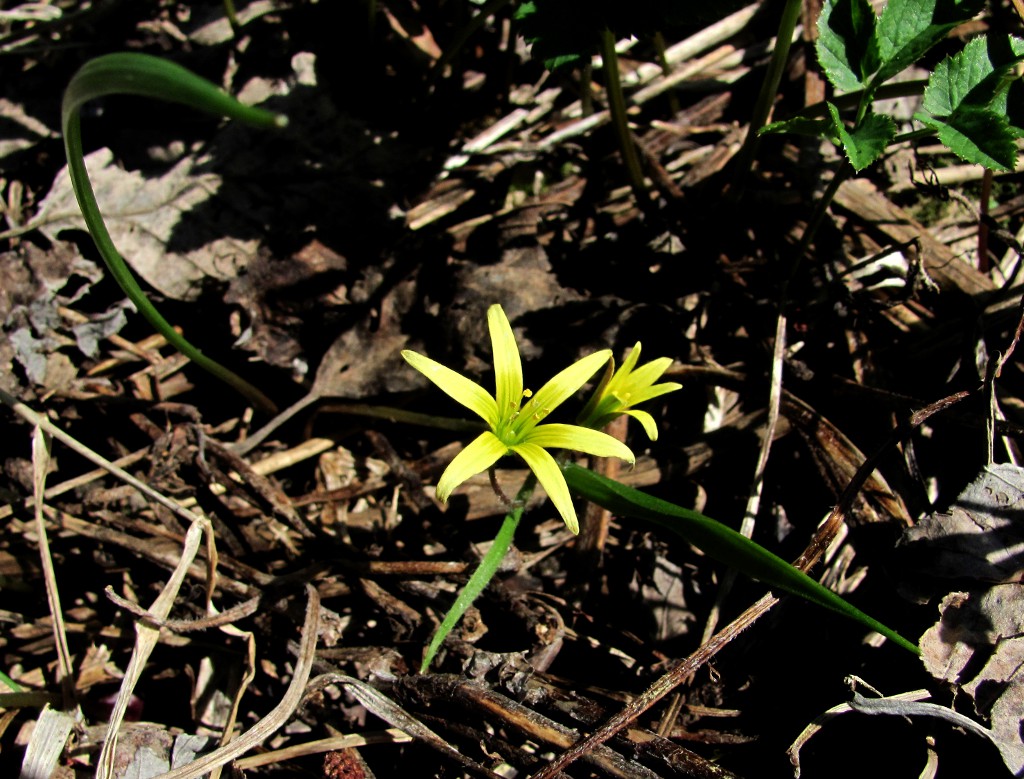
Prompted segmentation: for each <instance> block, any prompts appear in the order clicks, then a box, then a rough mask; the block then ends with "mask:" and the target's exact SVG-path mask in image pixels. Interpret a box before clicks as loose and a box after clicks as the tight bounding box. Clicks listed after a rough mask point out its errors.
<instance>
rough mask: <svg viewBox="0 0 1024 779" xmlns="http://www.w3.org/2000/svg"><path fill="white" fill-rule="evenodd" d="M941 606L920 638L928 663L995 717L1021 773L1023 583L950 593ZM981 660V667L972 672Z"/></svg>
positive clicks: (999, 736) (998, 737)
mask: <svg viewBox="0 0 1024 779" xmlns="http://www.w3.org/2000/svg"><path fill="white" fill-rule="evenodd" d="M939 610H940V612H941V615H942V616H941V617H940V619H939V621H938V622H937V623H936V624H935V625H934V626H933V627H931V628H929V629H928V630H927V631H926V632H925V634H924V636H923V637H922V639H921V651H922V659H923V660H924V664H925V667H926V668H927V669H928V671H929V673H931V674H932V676H934V677H935V678H936V679H939V680H940V681H943V682H947V683H951V684H955V685H957V686H958V687H959V689H960V690H961V691H962V692H963V693H964V694H966V695H967V696H969V697H970V698H971V700H973V701H974V707H975V709H976V711H977V712H978V714H979V715H981V716H983V717H988V719H989V720H990V721H991V737H992V740H993V741H994V742H995V744H996V745H997V746H998V747H999V752H1000V754H1001V755H1002V757H1003V762H1004V763H1006V766H1007V768H1009V769H1010V770H1011V771H1013V772H1014V774H1015V775H1020V772H1021V771H1024V740H1022V736H1021V728H1022V724H1024V584H1018V583H1013V584H1000V585H997V586H995V587H992V588H991V589H989V590H988V591H987V592H984V593H964V592H956V593H951V594H950V595H948V596H947V597H946V598H944V599H943V601H942V604H941V605H940V607H939ZM986 657H987V660H984V658H986ZM982 661H983V662H984V665H983V666H982V668H981V670H980V671H978V673H977V674H974V669H975V668H977V666H978V665H979V663H980V662H982ZM972 674H973V676H972Z"/></svg>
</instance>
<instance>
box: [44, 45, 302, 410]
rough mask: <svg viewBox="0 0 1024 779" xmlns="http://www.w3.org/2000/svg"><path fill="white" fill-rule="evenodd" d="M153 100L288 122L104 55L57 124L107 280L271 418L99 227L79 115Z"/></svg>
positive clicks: (172, 68) (176, 70) (150, 60)
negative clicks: (188, 335) (161, 306)
mask: <svg viewBox="0 0 1024 779" xmlns="http://www.w3.org/2000/svg"><path fill="white" fill-rule="evenodd" d="M116 94H128V95H140V96H143V97H152V98H156V99H158V100H166V101H169V102H172V103H182V104H184V105H187V106H191V107H193V108H196V109H199V110H201V111H207V112H209V113H213V114H217V115H223V116H226V117H229V118H231V119H238V120H240V121H243V122H246V123H248V124H252V125H255V126H257V127H283V126H284V125H285V124H287V119H286V118H285V117H284V116H282V115H280V114H274V113H271V112H270V111H265V110H263V109H261V108H254V107H251V106H246V105H243V104H242V103H239V102H238V101H237V100H235V99H234V98H233V97H231V96H229V95H228V94H226V93H225V92H222V91H221V90H219V89H217V88H216V87H215V86H214V85H213V84H211V83H210V82H208V81H206V80H205V79H202V78H200V77H199V76H197V75H195V74H194V73H192V72H190V71H189V70H186V69H185V68H183V67H181V66H180V65H176V64H174V63H172V62H168V61H166V60H163V59H160V58H159V57H151V56H149V55H146V54H134V53H126V54H108V55H105V56H102V57H97V58H96V59H94V60H91V61H89V62H87V63H86V64H85V65H83V66H82V67H81V69H79V71H78V72H77V73H76V74H75V75H74V76H73V77H72V79H71V83H70V84H68V88H67V91H65V93H64V103H63V106H62V110H61V124H62V126H63V130H64V148H65V151H66V152H67V157H68V171H69V173H70V175H71V185H72V187H73V188H74V190H75V197H77V198H78V204H79V206H80V207H81V209H82V215H83V217H84V218H85V223H86V226H87V227H88V228H89V233H90V234H91V235H92V238H93V241H94V242H95V243H96V248H97V250H98V251H99V253H100V255H101V256H102V257H103V261H104V262H105V263H106V265H107V268H108V269H109V270H110V273H111V275H112V276H113V277H114V279H115V280H116V281H117V283H118V284H119V285H120V286H121V289H122V290H124V293H125V295H127V296H128V299H129V300H131V302H132V303H133V304H134V305H135V307H136V309H138V311H139V313H140V314H142V316H143V317H145V318H146V320H147V321H148V322H149V323H150V324H151V325H152V326H153V327H154V328H155V329H156V331H157V332H158V333H160V334H161V335H162V336H163V337H164V338H166V339H167V342H168V343H169V344H171V345H172V346H173V347H174V348H176V349H177V350H178V351H180V352H181V353H182V354H184V355H185V356H186V357H188V358H189V359H190V360H192V362H194V363H195V364H196V365H198V366H199V367H201V368H203V369H205V370H206V371H208V372H209V373H211V374H212V375H214V376H216V377H217V378H218V379H220V380H221V381H223V382H225V383H226V384H229V385H231V386H232V387H234V388H235V389H236V390H238V392H240V393H241V394H242V395H243V396H244V397H245V398H246V399H247V400H249V401H250V402H251V403H253V404H254V405H256V406H258V407H259V408H260V409H261V410H264V411H267V412H270V413H273V412H275V411H276V410H277V409H276V406H275V405H274V403H273V402H272V401H271V400H270V399H269V398H268V397H267V396H266V395H264V394H263V393H262V392H261V391H260V390H258V389H257V388H256V387H254V386H252V385H251V384H250V383H249V382H247V381H245V380H244V379H243V378H241V377H240V376H238V375H236V374H235V373H233V372H232V371H230V370H228V369H227V368H225V367H224V366H223V365H221V364H220V363H218V362H217V361H216V360H213V359H211V358H209V357H207V356H206V355H204V354H203V353H202V352H201V351H200V350H199V349H197V348H196V347H195V346H193V345H192V344H191V343H189V341H188V340H186V339H185V338H184V337H183V336H181V335H179V334H178V333H177V331H176V330H175V329H174V328H173V327H171V325H170V324H169V323H168V322H167V320H166V319H164V318H163V316H162V315H161V314H160V312H159V311H157V309H156V307H155V306H154V305H153V304H152V303H151V302H150V300H149V298H148V297H147V295H146V293H145V292H144V291H143V290H142V288H141V287H140V286H139V284H138V282H137V281H136V280H135V277H134V276H133V275H132V272H131V271H130V270H129V268H128V265H127V264H126V263H125V261H124V259H122V257H121V255H120V253H119V252H118V251H117V247H115V246H114V242H113V240H112V239H111V237H110V233H109V232H108V231H107V226H106V224H104V222H103V216H102V215H101V214H100V209H99V205H98V204H97V203H96V194H95V193H94V192H93V189H92V184H91V183H90V181H89V173H88V171H87V170H86V167H85V159H84V156H85V155H84V151H83V149H82V131H81V126H80V110H81V107H82V105H83V104H85V103H86V102H88V101H89V100H93V99H94V98H98V97H104V96H107V95H116Z"/></svg>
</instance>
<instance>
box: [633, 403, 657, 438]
mask: <svg viewBox="0 0 1024 779" xmlns="http://www.w3.org/2000/svg"><path fill="white" fill-rule="evenodd" d="M626 413H627V414H629V416H631V417H633V419H635V420H636V421H637V422H639V423H640V424H641V425H643V427H644V432H645V433H647V437H648V438H650V439H651V440H652V441H657V440H658V426H657V425H656V424H654V417H652V416H651V415H650V414H648V413H647V412H646V411H640V410H639V409H635V408H633V409H630V410H629V411H627V412H626Z"/></svg>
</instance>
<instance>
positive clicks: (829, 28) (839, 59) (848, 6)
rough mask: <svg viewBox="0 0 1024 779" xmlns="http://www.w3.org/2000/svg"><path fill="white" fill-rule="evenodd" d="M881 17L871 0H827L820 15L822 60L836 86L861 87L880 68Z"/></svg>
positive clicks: (819, 60) (819, 28)
mask: <svg viewBox="0 0 1024 779" xmlns="http://www.w3.org/2000/svg"><path fill="white" fill-rule="evenodd" d="M876 20H877V17H876V16H875V12H874V9H873V8H872V7H871V3H869V2H868V0H827V2H826V3H825V5H824V7H823V8H822V9H821V16H819V17H818V42H817V50H818V62H819V63H821V67H822V68H823V69H824V70H825V75H826V76H828V80H829V81H831V82H832V84H833V86H835V88H836V89H840V90H842V91H844V92H852V91H853V90H855V89H861V88H863V87H864V86H865V84H866V83H867V78H868V76H870V75H871V74H872V73H874V71H875V70H876V69H877V68H878V41H877V40H876V38H875V24H876Z"/></svg>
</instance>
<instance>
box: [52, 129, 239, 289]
mask: <svg viewBox="0 0 1024 779" xmlns="http://www.w3.org/2000/svg"><path fill="white" fill-rule="evenodd" d="M85 162H86V166H87V167H88V169H89V177H90V179H91V180H92V185H93V188H94V189H95V191H96V199H97V201H98V202H99V205H100V210H101V211H102V213H103V216H104V219H105V220H106V223H107V228H108V229H109V231H110V235H111V238H112V239H113V241H114V245H115V246H116V247H117V248H118V251H120V252H121V254H122V256H123V257H124V258H125V260H126V261H127V262H128V264H129V265H130V266H131V267H132V269H133V270H134V271H135V272H136V273H138V274H139V276H141V277H142V278H143V279H145V281H146V283H148V284H149V285H150V286H152V287H154V288H155V289H157V290H159V291H160V292H161V293H163V294H164V295H166V296H168V297H170V298H174V299H176V300H194V299H195V298H197V297H198V296H199V293H200V292H201V291H202V285H203V283H204V282H205V281H206V280H210V279H212V280H216V281H229V280H231V279H233V278H235V277H236V276H237V275H238V274H239V272H240V271H241V269H242V268H244V267H245V265H246V264H247V263H248V262H249V260H250V259H251V258H252V257H253V255H254V254H255V252H256V248H257V247H258V245H259V239H258V238H256V237H247V238H241V237H236V236H254V235H256V234H257V233H255V232H254V230H253V227H252V225H251V224H249V223H248V222H247V221H246V220H245V218H244V217H243V216H242V215H241V214H240V213H238V212H237V211H235V210H233V209H232V208H230V207H224V206H223V205H221V206H219V207H216V208H209V207H208V206H209V205H210V204H211V201H212V200H213V199H214V198H215V197H216V195H217V191H218V190H219V189H220V187H221V185H222V183H223V180H222V178H221V177H220V176H219V175H218V174H216V173H211V172H209V171H204V170H203V166H204V165H205V164H207V163H208V162H209V160H208V159H205V158H203V157H193V156H186V157H184V158H182V159H181V160H179V161H178V162H177V163H176V164H175V165H174V166H173V167H172V168H170V169H169V170H167V171H166V172H164V173H163V174H162V175H159V176H145V175H143V174H142V173H140V172H138V171H128V170H124V169H122V168H120V167H118V166H117V164H116V163H115V162H114V154H113V152H111V150H110V149H105V148H104V149H98V150H96V151H94V152H92V153H91V154H89V155H88V156H87V157H86V158H85ZM39 215H40V219H41V220H42V222H43V223H42V225H41V226H40V231H41V232H42V233H43V234H44V235H45V236H46V237H48V238H50V239H51V240H53V241H55V242H56V241H57V238H58V235H59V234H60V233H61V232H62V231H64V230H70V229H75V230H84V229H85V222H84V220H83V219H82V215H81V211H80V210H79V208H78V203H77V201H76V200H75V195H74V192H73V191H72V190H71V181H70V179H69V178H68V174H67V168H64V169H63V170H61V172H60V173H59V174H58V175H57V178H56V179H55V180H54V182H53V186H52V187H51V189H50V193H49V194H48V195H47V196H46V199H45V200H43V202H42V203H41V204H40V210H39Z"/></svg>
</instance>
